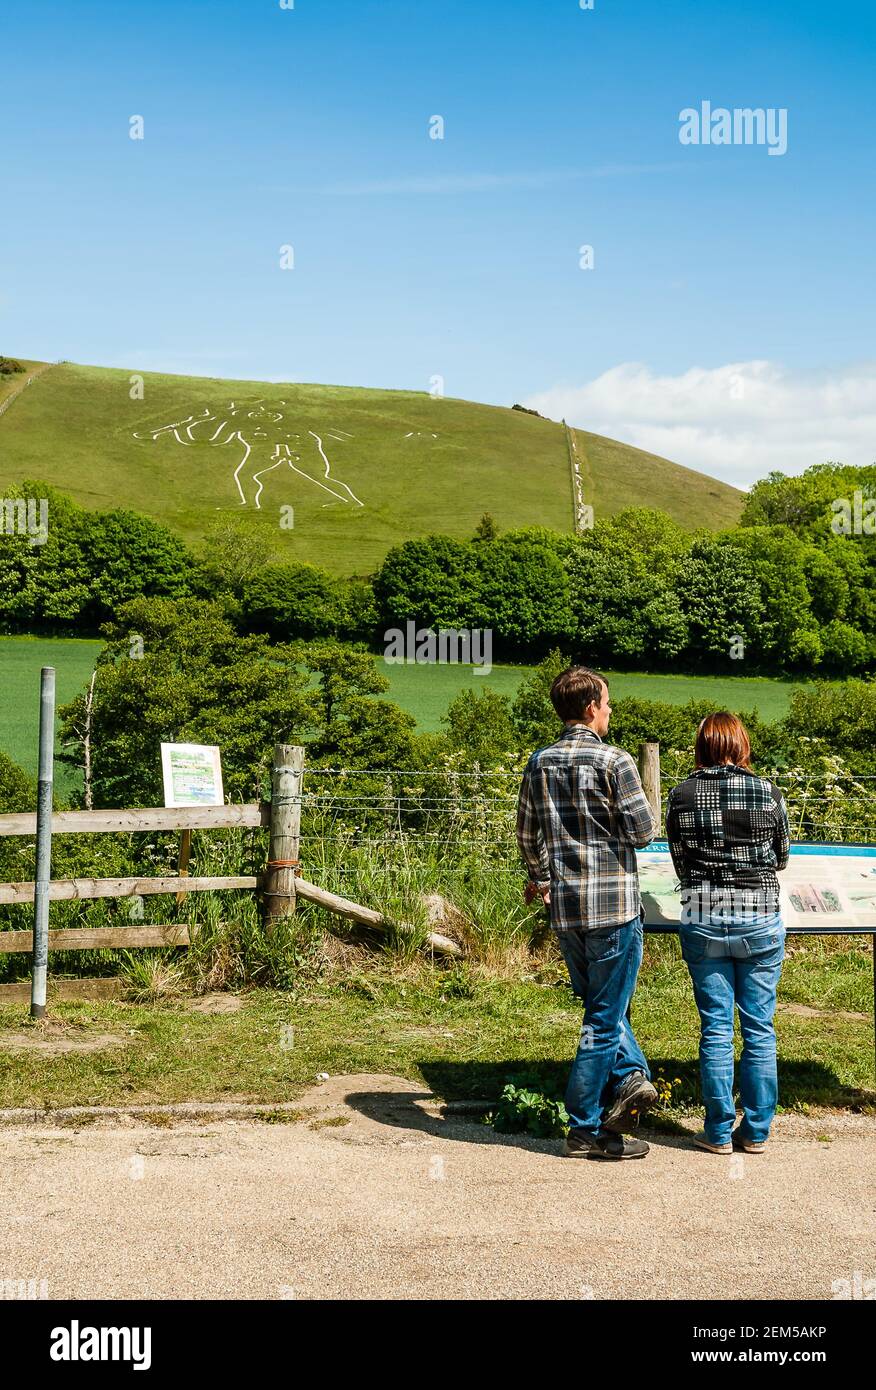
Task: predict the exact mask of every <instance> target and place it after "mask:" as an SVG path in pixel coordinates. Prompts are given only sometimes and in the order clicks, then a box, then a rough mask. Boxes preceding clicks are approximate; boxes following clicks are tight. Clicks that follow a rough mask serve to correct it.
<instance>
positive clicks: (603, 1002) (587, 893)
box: [517, 666, 657, 1159]
mask: <svg viewBox="0 0 876 1390" xmlns="http://www.w3.org/2000/svg"><path fill="white" fill-rule="evenodd" d="M551 701H552V702H553V706H554V709H555V710H556V712H557V714H558V715H559V717H560V718H561V719H562V720H563V723H564V725H565V727H564V730H563V733H562V734H561V736H560V738H559V739H558V740H557V742H556V743H552V744H551V745H550V747H548V748H539V749H538V750H537V751H536V752H535V753H533V755H532V757H531V758H530V759H529V762H528V763H527V765H526V770H525V772H524V774H523V784H522V786H521V788H520V800H519V804H518V815H517V843H518V845H519V846H520V852H521V854H522V856H523V859H524V862H525V864H526V867H527V869H528V870H529V879H530V882H529V885H528V887H527V900H528V901H531V900H532V898H533V897H534V896H536V895H537V894H540V895H541V897H542V899H543V901H544V902H545V904H546V905H547V906H548V907H549V909H550V918H551V926H552V927H553V929H554V931H555V932H556V937H557V942H558V944H559V947H560V950H561V951H562V954H563V958H564V959H565V962H566V965H567V966H568V970H569V978H570V980H571V982H572V988H573V990H574V991H575V993H576V994H577V995H578V997H579V998H580V999H582V1000H583V1002H584V1023H583V1026H582V1029H581V1036H580V1039H579V1043H578V1052H577V1055H576V1057H575V1060H574V1063H573V1065H572V1072H571V1075H570V1077H569V1085H568V1088H567V1090H566V1109H567V1111H568V1114H569V1134H568V1137H567V1139H566V1155H567V1156H568V1157H570V1158H609V1159H620V1158H644V1156H645V1154H647V1152H648V1145H647V1144H646V1143H644V1141H643V1140H640V1139H635V1138H625V1137H624V1134H623V1131H624V1130H625V1129H626V1130H629V1129H630V1128H632V1127H634V1125H635V1124H636V1123H637V1122H638V1117H639V1115H640V1114H641V1113H642V1111H644V1110H647V1109H648V1108H649V1107H650V1106H652V1105H654V1104H655V1102H656V1100H657V1092H656V1091H655V1089H654V1087H653V1086H652V1085H651V1081H650V1072H649V1070H648V1063H647V1062H646V1061H645V1057H644V1054H643V1052H642V1050H641V1048H640V1047H639V1044H638V1043H637V1041H636V1038H635V1035H634V1033H633V1030H632V1026H631V1024H630V1019H629V1009H630V1002H631V1000H632V997H633V992H634V990H635V987H636V979H637V977H638V973H639V967H640V965H641V963H642V943H643V938H642V917H641V899H640V896H639V878H638V870H637V864H636V848H637V847H638V848H643V847H644V846H645V845H647V844H649V843H650V842H651V840H652V839H653V837H654V834H655V831H656V826H655V823H654V817H653V815H652V812H651V807H650V805H649V803H648V800H647V798H646V796H645V793H644V791H643V790H642V783H641V781H640V780H639V774H638V771H637V769H636V765H635V763H634V762H633V760H632V758H631V757H630V755H629V754H628V753H625V752H624V751H623V749H620V748H614V747H613V746H612V745H611V744H609V743H605V742H603V738H604V735H605V734H606V733H607V732H608V722H609V719H610V717H611V705H610V704H609V699H608V684H607V682H606V680H605V678H604V677H603V676H600V675H599V673H598V672H596V671H590V670H588V668H587V667H585V666H573V667H572V668H571V669H570V670H568V671H563V673H562V674H561V675H559V676H557V678H556V680H555V681H554V683H553V685H552V686H551Z"/></svg>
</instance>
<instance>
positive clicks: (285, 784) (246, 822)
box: [0, 743, 460, 955]
mask: <svg viewBox="0 0 876 1390" xmlns="http://www.w3.org/2000/svg"><path fill="white" fill-rule="evenodd" d="M303 778H304V749H303V748H301V747H297V746H294V745H291V744H285V743H278V744H277V745H276V747H275V749H274V768H273V776H272V783H271V800H270V801H266V802H259V803H255V804H251V805H243V806H193V807H187V808H184V809H181V810H166V809H165V808H164V807H154V808H148V809H144V810H119V811H59V812H57V813H56V814H54V815H53V816H52V836H53V837H54V836H55V835H95V834H112V833H116V834H118V833H120V832H131V831H135V832H148V831H168V830H170V831H172V830H180V831H182V833H183V836H184V837H185V836H190V835H191V832H192V831H193V830H220V829H227V828H235V827H237V828H267V830H268V831H269V848H268V859H267V861H266V863H265V867H264V870H263V871H262V872H261V873H258V874H253V875H236V876H234V877H226V878H222V877H207V878H204V877H191V876H190V875H189V874H188V873H187V872H185V867H184V866H185V864H187V862H188V854H187V845H186V841H185V839H184V840H183V850H182V852H181V855H180V864H181V871H180V873H179V874H177V875H174V876H173V877H160V878H159V877H154V878H71V879H52V880H51V882H50V884H49V901H50V902H64V901H66V902H69V901H71V900H77V899H80V900H89V899H95V898H133V897H148V896H149V895H150V894H156V893H175V894H176V895H177V901H178V902H179V901H181V900H182V899H183V898H185V897H186V896H187V895H188V894H189V893H215V892H221V891H223V890H228V889H244V890H249V891H250V892H255V893H256V894H258V895H259V896H260V898H261V900H262V903H263V908H264V915H265V922H266V925H267V926H268V928H269V929H270V926H271V924H272V923H273V922H275V921H277V920H278V919H280V918H284V917H289V916H291V915H292V914H293V913H294V912H295V908H296V902H297V899H298V898H304V899H305V900H307V901H308V902H313V903H316V904H317V905H318V906H319V907H322V908H325V909H326V910H327V911H329V912H333V913H336V914H337V915H338V916H341V917H345V918H348V919H349V920H351V921H354V922H360V923H362V924H363V925H365V926H368V927H374V928H377V929H386V928H387V927H388V925H389V923H388V921H387V919H386V917H384V915H383V914H382V913H381V912H377V911H375V910H374V909H372V908H368V907H363V906H362V905H361V904H360V903H354V902H351V901H350V900H349V899H348V898H342V897H339V896H338V894H337V893H330V892H328V891H327V890H326V889H324V888H320V887H318V885H317V884H315V883H310V882H309V881H308V880H307V879H305V878H302V877H301V871H300V866H299V861H298V853H299V845H300V837H301V797H302V784H303ZM36 820H37V818H36V813H35V812H24V813H13V814H11V815H0V837H2V836H9V835H23V836H33V835H36ZM35 888H36V885H35V884H34V883H32V882H31V883H0V904H4V903H31V902H33V901H34V894H35ZM191 930H193V929H192V928H190V927H189V926H188V925H186V924H185V923H180V924H174V923H170V924H165V925H142V924H139V923H138V924H137V925H132V926H126V927H74V928H68V929H63V930H55V931H53V930H51V929H50V930H49V950H50V951H96V950H107V949H123V950H127V949H129V948H131V947H142V946H188V945H190V944H191V937H190V931H191ZM195 930H196V929H195ZM426 940H427V942H428V944H429V945H430V946H431V947H432V949H433V950H435V951H439V952H441V953H443V954H445V955H458V954H460V949H459V946H458V945H457V944H456V942H455V941H451V940H450V938H449V937H446V936H441V935H440V934H439V933H437V932H430V933H429V934H428V936H427V938H426ZM32 950H33V932H32V931H0V953H8V952H11V951H28V952H29V951H32Z"/></svg>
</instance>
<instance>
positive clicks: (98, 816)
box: [0, 745, 285, 838]
mask: <svg viewBox="0 0 876 1390" xmlns="http://www.w3.org/2000/svg"><path fill="white" fill-rule="evenodd" d="M284 746H285V745H284ZM270 823H271V803H270V801H263V802H261V803H258V804H255V805H243V806H185V807H182V808H181V809H180V810H172V811H168V810H165V808H164V807H163V806H154V807H148V808H146V809H144V810H142V811H139V810H138V811H56V812H55V814H54V815H53V816H52V837H53V838H54V836H55V835H100V834H118V833H119V832H123V831H131V830H135V831H148V830H222V829H233V828H235V827H236V828H241V827H242V828H244V829H246V828H257V827H260V826H269V825H270ZM35 834H36V812H35V811H25V812H13V814H12V815H2V816H0V837H2V836H4V835H35Z"/></svg>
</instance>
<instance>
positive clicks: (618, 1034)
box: [556, 917, 651, 1137]
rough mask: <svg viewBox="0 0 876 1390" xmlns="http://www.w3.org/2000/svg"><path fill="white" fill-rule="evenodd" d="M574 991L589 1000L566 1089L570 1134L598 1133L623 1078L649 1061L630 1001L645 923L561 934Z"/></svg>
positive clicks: (636, 920) (635, 921)
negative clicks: (634, 1025)
mask: <svg viewBox="0 0 876 1390" xmlns="http://www.w3.org/2000/svg"><path fill="white" fill-rule="evenodd" d="M556 936H557V941H558V942H559V946H560V950H561V951H562V953H563V959H564V960H565V962H566V965H567V966H568V969H569V978H570V980H571V982H572V989H573V990H574V991H575V994H576V995H577V996H578V998H579V999H582V1000H583V1001H584V1022H583V1025H582V1028H581V1036H580V1038H579V1041H578V1052H577V1055H576V1057H575V1060H574V1062H573V1063H572V1071H571V1075H570V1076H569V1084H568V1087H567V1089H566V1110H567V1111H568V1112H569V1132H570V1133H572V1134H574V1133H578V1134H584V1135H587V1136H591V1137H592V1136H594V1135H596V1134H598V1133H599V1131H600V1128H601V1125H602V1114H603V1111H604V1110H605V1108H606V1106H607V1105H610V1104H611V1102H612V1099H613V1098H614V1095H615V1092H616V1091H617V1089H618V1087H619V1086H620V1084H621V1082H622V1081H624V1080H625V1078H626V1077H628V1076H629V1075H630V1073H631V1072H635V1071H640V1072H644V1074H645V1076H647V1077H648V1078H649V1079H650V1075H651V1073H650V1072H649V1070H648V1063H647V1062H646V1061H645V1056H644V1053H643V1052H642V1049H641V1048H640V1047H639V1044H638V1043H637V1042H636V1038H635V1035H634V1033H633V1030H632V1026H631V1024H630V1017H629V1011H630V1001H631V1000H632V997H633V991H634V990H635V988H636V979H637V976H638V974H639V966H640V965H641V964H642V923H641V920H640V918H638V917H635V918H633V920H632V921H631V922H624V923H623V924H622V925H621V926H617V927H603V928H599V929H597V930H595V931H586V930H584V929H583V928H578V927H572V928H569V929H567V930H565V931H558V932H557V933H556Z"/></svg>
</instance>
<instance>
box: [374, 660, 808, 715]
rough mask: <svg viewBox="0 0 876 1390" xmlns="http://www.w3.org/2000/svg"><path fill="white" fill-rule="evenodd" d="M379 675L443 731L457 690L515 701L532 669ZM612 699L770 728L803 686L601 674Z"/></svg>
mask: <svg viewBox="0 0 876 1390" xmlns="http://www.w3.org/2000/svg"><path fill="white" fill-rule="evenodd" d="M380 669H381V671H382V672H383V674H384V675H385V676H386V677H387V679H388V680H389V683H390V690H389V695H388V698H389V699H391V700H394V701H395V703H396V704H398V705H401V706H402V708H403V709H406V710H409V711H410V712H411V714H413V715H414V717H415V718H416V720H417V723H418V725H419V727H420V728H421V729H424V730H435V729H438V728H440V727H441V716H442V714H443V713H444V711H445V710H446V709H447V706H448V704H449V703H450V701H451V700H452V699H453V698H454V696H455V695H458V694H459V692H460V690H463V689H466V688H467V689H470V690H483V688H484V687H485V686H489V687H490V688H491V689H492V690H496V691H498V692H499V694H500V695H508V696H511V697H512V698H513V696H514V694H515V693H516V691H517V687H518V685H519V684H520V681H521V679H522V677H523V676H524V675H525V674H526V672H527V671H528V670H530V669H531V668H530V667H527V666H494V667H493V669H492V671H491V672H490V674H489V675H488V676H476V675H475V674H474V668H473V667H471V666H438V665H435V666H427V665H420V666H418V665H415V664H413V663H411V664H410V665H408V666H393V665H389V666H388V665H387V664H386V663H385V662H383V661H381V662H380ZM603 674H604V675H605V676H606V678H607V679H608V680H609V682H610V686H611V698H612V699H613V700H622V699H624V698H629V697H630V696H637V697H638V698H639V699H642V700H665V701H666V702H667V704H670V705H685V704H687V702H688V700H711V701H712V703H713V704H714V706H715V709H724V708H729V709H734V710H746V711H748V710H751V709H755V708H756V709H757V710H758V711H759V712H760V714H761V716H762V718H763V719H765V720H767V721H768V722H770V723H772V722H773V721H774V720H776V719H781V718H782V716H783V715H784V714H786V713H787V710H788V707H789V705H790V703H791V696H792V694H793V693H794V691H795V690H802V689H803V687H804V684H805V682H802V681H782V680H771V679H769V678H768V677H758V676H669V675H649V674H647V673H645V672H636V671H605V672H604V673H603Z"/></svg>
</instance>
